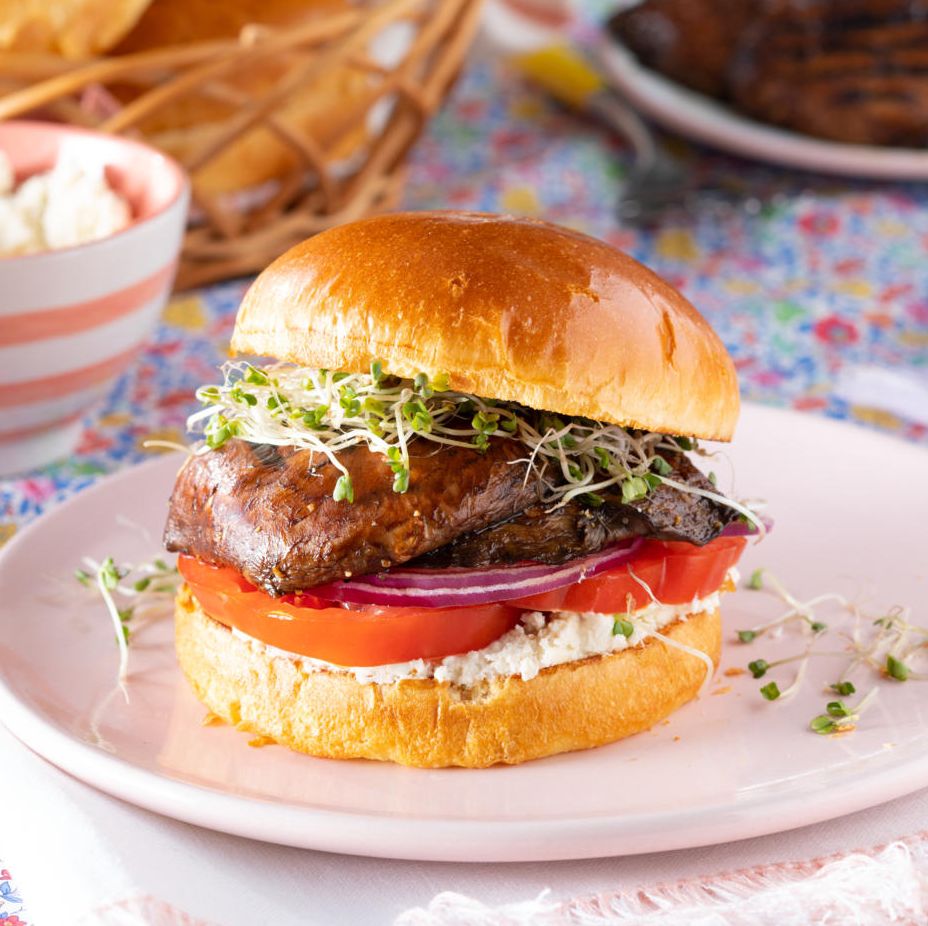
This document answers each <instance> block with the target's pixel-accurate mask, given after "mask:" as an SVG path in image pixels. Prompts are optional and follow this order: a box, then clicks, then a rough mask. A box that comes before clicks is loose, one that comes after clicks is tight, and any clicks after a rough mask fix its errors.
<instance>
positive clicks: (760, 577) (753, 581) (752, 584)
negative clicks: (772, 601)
mask: <svg viewBox="0 0 928 926" xmlns="http://www.w3.org/2000/svg"><path fill="white" fill-rule="evenodd" d="M763 587H764V570H763V569H755V570H754V571H753V572H752V573H751V578H750V579H748V588H750V589H752V590H753V591H755V592H759V591H760V590H761V589H762V588H763Z"/></svg>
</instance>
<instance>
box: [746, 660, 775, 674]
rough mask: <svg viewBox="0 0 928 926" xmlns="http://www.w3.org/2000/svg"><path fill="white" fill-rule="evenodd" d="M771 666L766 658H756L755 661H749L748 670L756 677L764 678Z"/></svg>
mask: <svg viewBox="0 0 928 926" xmlns="http://www.w3.org/2000/svg"><path fill="white" fill-rule="evenodd" d="M769 668H770V666H769V665H768V664H767V660H766V659H755V660H754V661H753V662H749V663H748V670H749V671H750V673H751V675H753V676H754V678H763V677H764V676H765V675H766V674H767V670H768V669H769Z"/></svg>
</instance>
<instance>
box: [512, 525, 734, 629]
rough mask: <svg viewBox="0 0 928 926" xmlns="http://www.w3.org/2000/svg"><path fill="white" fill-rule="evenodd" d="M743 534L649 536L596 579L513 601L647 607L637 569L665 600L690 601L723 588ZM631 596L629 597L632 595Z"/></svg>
mask: <svg viewBox="0 0 928 926" xmlns="http://www.w3.org/2000/svg"><path fill="white" fill-rule="evenodd" d="M746 543H747V541H746V540H745V538H744V537H718V538H716V539H715V540H713V541H712V542H711V543H707V544H706V545H705V546H704V547H696V546H693V544H691V543H671V542H669V541H664V540H647V541H645V543H644V544H643V545H642V546H641V548H640V549H639V550H638V552H637V553H636V554H635V557H634V559H633V560H632V561H631V562H629V563H625V564H623V565H621V566H617V567H616V568H615V569H610V570H609V571H607V572H603V573H600V574H599V575H598V576H593V578H591V579H586V580H584V581H583V582H577V583H576V584H575V585H568V586H567V587H566V588H559V589H555V590H554V591H553V592H545V593H543V594H541V595H530V596H529V597H527V598H517V599H516V600H515V601H510V602H508V604H510V605H514V606H517V607H520V608H525V609H526V610H532V611H597V612H599V613H602V614H617V613H619V612H624V611H627V610H628V609H629V607H631V609H635V608H643V607H644V606H645V605H647V604H649V603H650V601H651V598H650V596H649V595H648V593H647V592H646V591H645V589H644V588H642V587H641V585H640V584H639V583H638V582H636V581H635V579H634V577H633V576H632V572H634V574H635V575H636V576H638V578H639V579H641V580H642V581H643V582H645V583H647V585H648V587H649V588H650V589H651V591H652V592H653V593H654V597H655V598H656V599H657V600H658V601H660V602H661V603H662V604H685V603H686V602H688V601H692V600H693V599H694V598H704V597H706V596H707V595H711V594H712V593H713V592H715V591H718V589H719V586H720V585H721V584H722V582H723V581H724V579H725V573H726V572H728V570H729V569H731V567H732V566H734V565H735V563H737V562H738V560H739V558H740V557H741V552H742V551H743V550H744V547H745V544H746ZM629 596H630V597H629Z"/></svg>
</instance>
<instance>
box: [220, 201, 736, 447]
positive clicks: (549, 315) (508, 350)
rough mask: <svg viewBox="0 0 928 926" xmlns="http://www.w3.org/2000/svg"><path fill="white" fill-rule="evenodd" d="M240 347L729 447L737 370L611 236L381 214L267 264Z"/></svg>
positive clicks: (677, 298)
mask: <svg viewBox="0 0 928 926" xmlns="http://www.w3.org/2000/svg"><path fill="white" fill-rule="evenodd" d="M232 347H233V349H234V350H235V351H238V352H240V353H248V354H259V355H264V356H270V357H275V358H277V359H279V360H287V361H293V362H295V363H299V364H302V365H305V366H311V367H324V368H327V369H334V370H344V371H347V372H366V371H368V370H369V369H370V365H371V363H372V361H374V360H380V361H381V362H382V364H383V369H384V370H385V371H386V372H389V373H392V374H395V375H398V376H403V377H413V376H415V375H416V374H417V373H420V372H423V373H427V374H428V375H429V376H430V377H434V376H437V375H439V374H447V375H448V377H449V382H450V387H451V388H452V389H456V390H460V391H462V392H469V393H472V394H474V395H480V396H485V397H488V398H495V399H502V400H507V401H514V402H520V403H522V404H523V405H527V406H529V407H531V408H535V409H539V410H546V411H552V412H557V413H559V414H563V415H581V416H585V417H587V418H592V419H595V420H597V421H608V422H612V423H613V424H618V425H622V426H625V427H635V428H643V429H646V430H650V431H659V432H662V433H667V434H681V435H692V436H696V437H704V438H713V439H717V440H729V439H730V438H731V435H732V433H733V431H734V427H735V423H736V421H737V417H738V410H739V400H738V382H737V377H736V374H735V368H734V365H733V363H732V361H731V358H730V357H729V356H728V353H727V352H726V350H725V347H724V345H723V344H722V342H721V341H720V340H719V338H718V337H717V335H716V334H715V332H714V331H713V330H712V329H711V328H710V327H709V324H708V323H707V322H706V320H705V319H704V318H703V317H702V316H701V315H700V314H699V313H698V312H697V311H696V310H695V309H694V308H693V306H692V305H690V303H689V302H688V301H687V300H686V299H685V298H684V297H683V296H682V295H680V293H678V292H677V291H676V290H675V289H674V288H673V287H671V286H670V285H669V284H667V283H665V282H664V281H663V280H662V279H661V278H660V277H658V276H657V275H656V274H654V273H652V272H651V271H650V270H648V268H647V267H644V266H643V265H642V264H640V263H638V262H637V261H635V260H633V259H632V258H631V257H629V256H628V255H627V254H623V253H622V252H621V251H617V250H616V249H615V248H612V247H610V246H609V245H607V244H605V243H604V242H602V241H597V240H596V239H594V238H590V237H588V236H586V235H582V234H580V233H578V232H575V231H571V230H570V229H566V228H560V227H558V226H556V225H550V224H548V223H546V222H539V221H535V220H532V219H524V218H512V217H508V216H499V215H490V214H485V213H472V212H408V213H398V214H393V215H383V216H377V217H375V218H369V219H364V220H363V221H360V222H354V223H351V224H349V225H342V226H339V227H337V228H332V229H330V230H328V231H325V232H323V233H321V234H319V235H317V236H315V237H314V238H310V239H309V240H308V241H304V242H303V243H302V244H299V245H297V246H296V247H294V248H291V249H290V250H289V251H288V252H287V253H286V254H284V255H283V256H282V257H280V258H278V259H277V260H276V261H274V263H273V264H271V265H270V267H268V268H267V269H266V270H265V271H264V272H263V273H262V274H261V275H260V276H259V277H258V278H257V280H255V282H254V284H253V285H252V286H251V288H250V289H249V291H248V293H247V294H246V296H245V299H244V301H243V302H242V306H241V308H240V309H239V313H238V318H237V319H236V324H235V332H234V334H233V337H232Z"/></svg>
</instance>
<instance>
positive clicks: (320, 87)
mask: <svg viewBox="0 0 928 926" xmlns="http://www.w3.org/2000/svg"><path fill="white" fill-rule="evenodd" d="M350 9H351V4H350V3H349V2H348V0H226V2H223V3H218V2H216V0H155V2H154V3H153V4H152V5H151V6H150V8H149V9H148V10H147V11H146V12H145V15H144V16H142V18H141V19H140V20H139V22H138V24H137V26H136V27H135V29H133V30H132V32H131V33H130V34H129V35H127V36H126V37H125V39H124V40H123V41H122V42H121V43H120V44H119V45H118V46H117V47H116V48H115V49H114V54H116V55H126V54H135V53H138V52H145V51H151V50H153V49H157V48H164V47H172V46H183V45H188V44H191V43H194V42H210V41H221V40H223V39H228V40H235V39H237V38H239V37H243V38H244V39H246V40H247V30H248V29H257V30H260V29H262V28H266V29H288V28H292V27H295V26H297V25H300V24H302V23H305V22H309V21H314V20H318V21H321V20H323V19H324V18H325V17H331V16H335V15H337V14H339V13H343V12H345V11H347V10H350ZM304 54H305V53H304ZM294 55H295V53H290V54H289V55H288V54H284V55H283V56H279V59H277V60H268V59H267V58H264V59H261V60H256V61H253V62H252V63H250V64H245V65H244V66H238V67H237V68H236V69H235V70H229V71H228V72H225V73H223V74H221V75H219V78H218V79H217V80H214V81H212V82H211V83H210V84H209V85H208V86H207V87H206V89H205V91H204V92H200V93H196V94H187V95H185V96H183V97H181V98H180V99H178V100H175V101H174V102H173V103H172V104H171V105H170V106H167V107H162V108H161V109H158V110H157V111H156V112H154V113H152V114H151V115H150V116H148V117H147V118H146V119H145V120H144V121H143V122H142V124H141V128H142V130H143V131H144V132H145V135H146V137H147V138H148V140H149V141H151V142H152V143H153V144H155V145H157V146H158V147H159V148H162V149H164V150H165V151H167V152H168V153H169V154H171V155H173V156H174V157H176V158H178V160H180V161H182V162H184V163H187V162H188V161H189V160H190V159H191V158H192V157H193V156H194V155H196V154H197V153H198V152H199V151H202V150H203V149H204V148H207V147H209V145H210V144H211V141H212V139H213V138H215V136H216V132H217V130H220V129H221V128H222V126H223V125H224V124H225V123H226V121H227V120H229V119H230V118H232V117H233V116H235V115H236V114H237V113H239V112H240V111H241V110H242V107H243V106H246V105H248V103H249V102H251V101H254V100H258V99H259V98H260V97H261V96H263V95H264V94H267V93H270V92H272V91H273V90H274V89H275V87H276V86H277V84H278V83H279V81H280V80H282V79H283V78H285V77H286V76H287V74H288V73H289V72H290V70H291V67H292V65H293V63H294V60H296V59H295V57H294ZM368 88H369V82H368V80H367V79H366V77H365V75H364V74H363V73H362V72H361V71H360V70H356V69H352V68H349V67H347V66H345V65H339V66H337V67H334V68H330V69H329V71H328V72H327V73H326V74H324V75H323V76H322V77H321V78H320V79H318V80H316V81H315V82H314V83H313V84H312V87H311V88H310V89H309V91H308V92H304V91H303V90H302V89H301V88H297V89H296V90H294V92H292V93H291V94H289V95H288V97H287V98H286V99H285V100H284V101H283V103H282V104H281V105H280V108H279V109H276V110H275V112H274V116H275V118H276V119H277V121H278V122H279V123H280V125H281V129H280V132H282V133H285V134H286V133H290V134H292V136H293V137H294V138H305V137H310V138H312V139H314V140H315V142H316V144H317V145H318V146H319V147H320V148H321V149H327V148H328V147H329V146H330V145H331V144H333V143H334V144H335V153H336V155H340V156H348V155H349V154H350V153H351V152H352V151H353V150H355V149H356V148H357V147H358V146H359V145H360V144H361V143H362V142H363V141H364V139H365V138H366V127H365V125H364V123H363V116H362V117H360V118H357V119H355V120H354V122H350V123H349V124H348V125H345V124H344V121H343V120H344V115H345V114H346V113H347V114H349V115H350V113H351V110H352V108H353V107H354V106H360V105H361V103H362V102H363V99H364V94H365V93H366V92H367V91H368ZM116 92H117V95H118V96H119V98H120V99H121V100H122V101H123V102H130V101H131V100H132V99H133V98H134V97H135V95H136V90H135V89H134V88H132V87H128V86H125V87H120V88H118V89H117V91H116ZM362 112H363V109H362ZM280 132H274V131H272V130H271V129H269V128H267V127H265V126H264V125H262V124H260V123H259V124H258V125H257V126H256V127H255V128H253V129H251V130H249V131H246V132H244V133H243V134H242V135H240V136H239V137H238V138H237V139H236V140H235V141H234V142H232V144H230V145H229V146H228V147H226V148H225V149H224V150H222V151H221V152H220V153H219V154H218V155H216V156H215V157H213V158H211V159H210V160H208V161H207V162H206V163H204V164H203V166H202V167H200V168H198V169H197V170H196V171H195V179H196V182H197V186H198V188H199V189H200V190H202V191H204V192H207V193H212V194H217V193H230V192H236V191H241V190H247V189H250V188H253V187H256V186H258V185H260V184H262V183H264V182H266V181H268V180H272V179H274V178H277V177H281V176H283V175H285V174H287V173H288V172H290V171H292V170H293V169H295V168H297V167H298V166H299V164H300V160H299V155H298V154H297V152H296V150H295V149H294V147H293V146H292V145H291V144H288V143H287V142H286V141H285V140H283V139H282V137H281V134H280ZM339 135H341V136H342V138H341V140H340V141H337V142H336V136H339Z"/></svg>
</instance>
